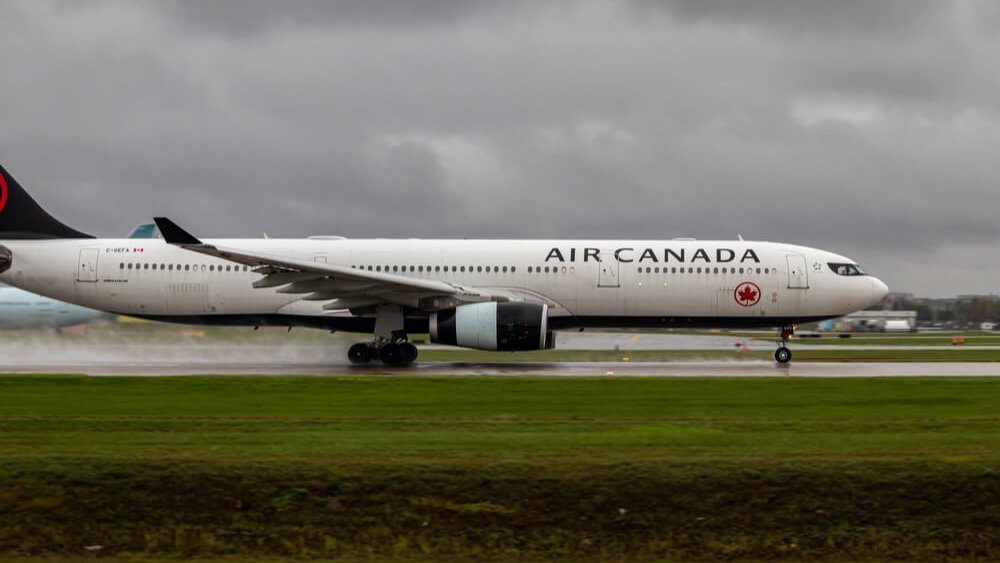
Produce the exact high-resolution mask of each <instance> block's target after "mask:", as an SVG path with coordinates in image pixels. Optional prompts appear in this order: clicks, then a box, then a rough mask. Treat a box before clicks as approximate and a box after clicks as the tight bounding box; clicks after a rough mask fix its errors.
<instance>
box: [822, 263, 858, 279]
mask: <svg viewBox="0 0 1000 563" xmlns="http://www.w3.org/2000/svg"><path fill="white" fill-rule="evenodd" d="M827 265H828V266H830V269H831V270H833V273H835V274H837V275H839V276H863V275H865V271H864V270H862V269H861V266H858V265H857V264H838V263H836V262H829V263H828V264H827Z"/></svg>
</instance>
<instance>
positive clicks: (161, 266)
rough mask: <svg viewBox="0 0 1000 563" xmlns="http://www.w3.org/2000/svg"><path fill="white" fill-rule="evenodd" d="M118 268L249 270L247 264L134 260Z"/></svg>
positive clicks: (203, 270) (195, 270)
mask: <svg viewBox="0 0 1000 563" xmlns="http://www.w3.org/2000/svg"><path fill="white" fill-rule="evenodd" d="M118 268H119V269H122V270H167V271H173V270H176V271H178V272H180V271H185V272H191V271H194V272H197V271H198V270H199V269H200V270H201V271H202V272H246V271H249V270H250V267H249V266H233V265H231V264H228V265H225V266H223V265H221V264H220V265H218V266H216V265H215V264H211V265H207V266H206V265H205V264H149V263H141V264H140V263H136V262H122V263H120V264H118Z"/></svg>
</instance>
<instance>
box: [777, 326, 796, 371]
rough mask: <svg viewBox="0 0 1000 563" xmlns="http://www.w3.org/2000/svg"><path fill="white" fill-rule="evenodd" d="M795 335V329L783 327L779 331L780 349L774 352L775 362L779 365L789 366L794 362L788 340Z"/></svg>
mask: <svg viewBox="0 0 1000 563" xmlns="http://www.w3.org/2000/svg"><path fill="white" fill-rule="evenodd" d="M793 334H795V327H791V326H783V327H781V329H780V330H779V331H778V335H779V336H780V338H781V340H780V341H779V342H778V349H777V350H775V351H774V361H776V362H778V363H779V364H787V363H788V362H790V361H792V351H791V350H789V349H788V346H787V344H788V339H789V338H791V337H792V335H793Z"/></svg>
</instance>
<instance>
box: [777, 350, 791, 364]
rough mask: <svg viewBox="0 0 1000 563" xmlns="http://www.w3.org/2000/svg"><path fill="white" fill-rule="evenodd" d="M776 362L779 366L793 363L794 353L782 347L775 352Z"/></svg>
mask: <svg viewBox="0 0 1000 563" xmlns="http://www.w3.org/2000/svg"><path fill="white" fill-rule="evenodd" d="M774 361H776V362H778V363H779V364H787V363H788V362H790V361H792V351H791V350H789V349H788V348H786V347H784V346H782V347H780V348H778V349H777V350H775V351H774Z"/></svg>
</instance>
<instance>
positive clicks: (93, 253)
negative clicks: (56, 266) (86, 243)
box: [76, 248, 101, 282]
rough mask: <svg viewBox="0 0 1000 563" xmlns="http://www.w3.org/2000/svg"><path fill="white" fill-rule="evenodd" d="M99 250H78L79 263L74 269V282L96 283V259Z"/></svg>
mask: <svg viewBox="0 0 1000 563" xmlns="http://www.w3.org/2000/svg"><path fill="white" fill-rule="evenodd" d="M100 252H101V249H99V248H84V249H81V250H80V263H79V265H78V266H77V268H76V281H78V282H96V281H97V257H98V256H99V255H100Z"/></svg>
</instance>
